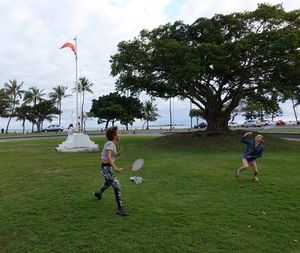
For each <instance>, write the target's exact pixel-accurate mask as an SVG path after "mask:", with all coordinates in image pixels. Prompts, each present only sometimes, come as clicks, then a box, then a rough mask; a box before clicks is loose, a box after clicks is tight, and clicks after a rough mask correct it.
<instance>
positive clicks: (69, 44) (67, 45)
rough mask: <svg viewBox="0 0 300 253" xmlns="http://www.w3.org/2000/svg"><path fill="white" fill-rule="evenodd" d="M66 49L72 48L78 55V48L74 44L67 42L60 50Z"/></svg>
mask: <svg viewBox="0 0 300 253" xmlns="http://www.w3.org/2000/svg"><path fill="white" fill-rule="evenodd" d="M65 47H69V48H71V50H72V51H73V52H74V54H75V55H76V48H75V46H74V44H72V43H70V42H67V43H65V44H63V45H62V46H61V47H60V48H59V49H62V48H65Z"/></svg>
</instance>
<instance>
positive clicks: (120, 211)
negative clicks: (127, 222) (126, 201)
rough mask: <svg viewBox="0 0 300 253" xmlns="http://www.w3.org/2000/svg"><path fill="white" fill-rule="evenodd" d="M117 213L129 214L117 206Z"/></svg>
mask: <svg viewBox="0 0 300 253" xmlns="http://www.w3.org/2000/svg"><path fill="white" fill-rule="evenodd" d="M117 215H121V216H129V214H128V213H127V212H126V211H125V210H124V209H123V208H118V209H117Z"/></svg>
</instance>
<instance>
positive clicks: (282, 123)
mask: <svg viewBox="0 0 300 253" xmlns="http://www.w3.org/2000/svg"><path fill="white" fill-rule="evenodd" d="M284 125H285V122H284V121H283V120H281V119H280V120H278V121H276V126H284Z"/></svg>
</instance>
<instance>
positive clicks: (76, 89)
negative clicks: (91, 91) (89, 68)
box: [74, 37, 81, 132]
mask: <svg viewBox="0 0 300 253" xmlns="http://www.w3.org/2000/svg"><path fill="white" fill-rule="evenodd" d="M74 41H75V50H76V53H75V75H76V83H75V91H76V129H77V132H80V130H81V126H79V125H78V66H77V61H78V57H77V37H75V38H74Z"/></svg>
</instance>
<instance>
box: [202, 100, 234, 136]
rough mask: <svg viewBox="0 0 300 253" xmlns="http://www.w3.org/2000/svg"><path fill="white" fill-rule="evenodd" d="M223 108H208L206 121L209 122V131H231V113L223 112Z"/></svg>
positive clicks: (214, 106)
mask: <svg viewBox="0 0 300 253" xmlns="http://www.w3.org/2000/svg"><path fill="white" fill-rule="evenodd" d="M220 108H221V107H219V110H218V106H216V104H214V105H213V106H208V107H207V109H206V113H205V119H206V121H207V130H208V131H227V130H229V127H228V121H229V119H230V113H225V112H222V111H221V109H220Z"/></svg>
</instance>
